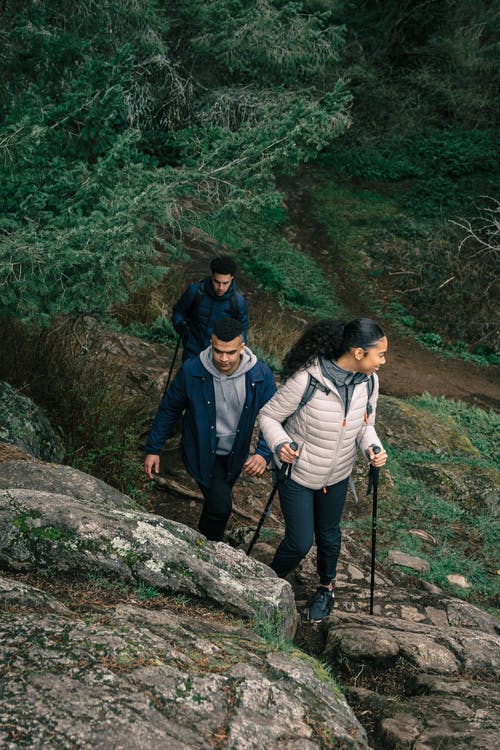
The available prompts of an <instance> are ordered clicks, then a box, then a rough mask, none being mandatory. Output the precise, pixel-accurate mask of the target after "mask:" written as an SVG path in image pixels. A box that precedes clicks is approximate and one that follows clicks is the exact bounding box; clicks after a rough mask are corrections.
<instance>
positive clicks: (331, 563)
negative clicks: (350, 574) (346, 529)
mask: <svg viewBox="0 0 500 750" xmlns="http://www.w3.org/2000/svg"><path fill="white" fill-rule="evenodd" d="M348 482H349V478H347V479H343V480H342V481H341V482H338V483H337V484H332V485H330V486H329V487H326V488H325V490H326V492H325V491H323V489H320V490H311V489H309V488H308V487H302V485H300V484H297V482H294V481H293V479H288V478H287V479H285V480H284V482H283V484H282V485H281V486H280V488H279V495H280V502H281V510H282V511H283V517H284V519H285V538H284V539H283V541H282V542H281V544H280V545H279V547H278V549H277V550H276V554H275V556H274V560H273V562H272V563H271V567H272V569H273V570H274V571H275V572H276V573H277V574H278V575H279V576H280V577H281V578H284V577H285V576H286V575H288V573H290V572H291V571H292V570H293V569H294V568H295V567H296V566H297V565H298V564H299V562H300V561H301V560H302V559H303V558H304V557H305V556H306V555H307V553H308V552H309V550H310V549H311V547H312V544H313V541H314V537H316V546H317V553H318V555H317V570H318V576H319V580H320V583H322V584H324V585H325V586H326V585H328V584H329V583H330V581H332V580H334V579H335V576H336V574H337V560H338V557H339V552H340V544H341V540H342V532H341V529H340V520H341V518H342V511H343V509H344V503H345V498H346V494H347V485H348Z"/></svg>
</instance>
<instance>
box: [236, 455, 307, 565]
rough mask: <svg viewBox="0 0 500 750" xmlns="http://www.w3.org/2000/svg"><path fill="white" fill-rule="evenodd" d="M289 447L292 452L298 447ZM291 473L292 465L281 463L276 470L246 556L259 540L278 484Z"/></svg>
mask: <svg viewBox="0 0 500 750" xmlns="http://www.w3.org/2000/svg"><path fill="white" fill-rule="evenodd" d="M290 447H291V449H292V450H294V451H296V450H297V448H298V447H299V446H298V445H297V443H290ZM291 472H292V464H285V463H282V464H281V466H280V468H279V469H278V476H277V478H276V481H275V483H274V485H273V488H272V490H271V494H270V495H269V498H268V501H267V503H266V507H265V508H264V512H263V513H262V515H261V517H260V520H259V523H258V524H257V528H256V529H255V534H254V535H253V537H252V541H251V542H250V544H249V545H248V549H247V555H249V554H250V552H251V551H252V549H253V546H254V544H255V542H256V541H257V539H258V538H259V534H260V530H261V528H262V526H263V524H264V521H265V520H266V518H267V517H268V515H269V513H270V512H271V505H272V504H273V500H274V496H275V495H276V492H277V491H278V487H279V486H280V484H282V483H283V481H284V479H285V476H286V475H287V474H288V478H290V474H291Z"/></svg>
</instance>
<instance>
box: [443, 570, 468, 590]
mask: <svg viewBox="0 0 500 750" xmlns="http://www.w3.org/2000/svg"><path fill="white" fill-rule="evenodd" d="M446 580H447V581H448V583H451V584H452V585H453V586H458V587H459V588H461V589H470V583H469V581H468V580H467V578H464V576H461V575H457V574H455V575H449V576H446Z"/></svg>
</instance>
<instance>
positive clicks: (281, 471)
mask: <svg viewBox="0 0 500 750" xmlns="http://www.w3.org/2000/svg"><path fill="white" fill-rule="evenodd" d="M290 448H291V449H292V450H293V451H296V450H298V449H299V446H298V445H297V443H296V442H295V441H294V440H293V441H292V442H291V443H290ZM291 468H292V464H287V463H286V462H285V461H283V463H282V464H281V466H280V468H279V470H278V479H279V480H280V481H281V480H282V479H284V477H285V474H286V472H287V471H290V470H291Z"/></svg>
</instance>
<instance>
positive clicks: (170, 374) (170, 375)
mask: <svg viewBox="0 0 500 750" xmlns="http://www.w3.org/2000/svg"><path fill="white" fill-rule="evenodd" d="M180 345H181V337H180V336H178V338H177V343H176V345H175V351H174V356H173V357H172V364H171V365H170V370H169V371H168V377H167V384H166V385H165V388H164V389H163V395H165V393H166V392H167V389H168V386H169V385H170V378H171V377H172V372H173V370H174V364H175V360H176V359H177V352H178V351H179V346H180Z"/></svg>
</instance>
